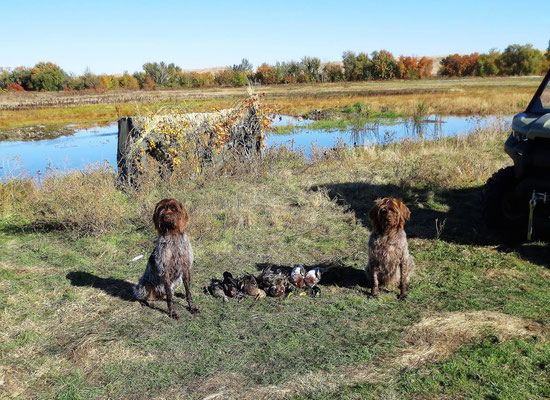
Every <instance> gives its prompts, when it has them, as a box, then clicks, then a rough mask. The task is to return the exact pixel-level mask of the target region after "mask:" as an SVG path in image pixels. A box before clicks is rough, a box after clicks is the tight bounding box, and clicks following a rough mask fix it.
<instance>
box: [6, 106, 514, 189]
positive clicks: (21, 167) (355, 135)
mask: <svg viewBox="0 0 550 400" xmlns="http://www.w3.org/2000/svg"><path fill="white" fill-rule="evenodd" d="M509 121H511V118H507V117H495V116H486V117H451V116H448V117H441V116H430V117H428V118H427V119H426V120H424V121H423V123H422V124H420V126H418V124H414V123H413V122H412V121H411V120H395V121H378V122H373V123H366V124H364V125H362V126H355V127H352V128H348V129H335V130H329V131H327V130H314V129H309V128H308V127H307V125H308V124H309V123H311V122H312V121H309V120H302V119H298V118H294V117H289V116H280V117H278V118H277V120H276V121H275V122H274V126H285V125H291V126H293V128H292V130H291V133H288V134H275V133H270V134H268V137H267V146H280V145H285V146H288V147H291V148H293V149H296V150H297V149H301V150H303V151H304V152H305V154H306V155H309V153H310V150H311V148H312V146H316V147H335V146H338V145H346V146H354V145H355V146H363V145H373V144H374V145H376V144H387V143H390V142H395V141H399V140H403V139H404V138H410V139H413V140H415V139H420V138H422V139H434V138H440V137H448V136H456V135H462V134H466V133H468V132H471V131H473V130H474V129H477V128H480V127H484V126H488V125H490V124H495V123H500V124H503V123H509ZM117 130H118V125H117V124H116V123H114V124H111V125H108V126H104V127H94V128H90V129H82V130H77V131H76V132H75V134H73V135H69V136H61V137H58V138H56V139H49V140H36V141H13V142H9V141H4V142H0V177H2V178H4V179H5V178H6V177H10V176H29V175H31V176H41V175H43V174H45V173H48V172H50V171H56V170H58V171H66V170H69V169H74V168H78V169H81V168H84V167H85V166H86V165H89V164H91V163H104V162H107V163H109V164H111V165H113V166H115V165H116V151H117Z"/></svg>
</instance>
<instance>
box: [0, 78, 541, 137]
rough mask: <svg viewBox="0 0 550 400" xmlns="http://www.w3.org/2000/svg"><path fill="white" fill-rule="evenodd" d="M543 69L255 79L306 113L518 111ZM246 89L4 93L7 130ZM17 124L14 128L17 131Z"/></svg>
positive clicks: (217, 102)
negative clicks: (416, 76)
mask: <svg viewBox="0 0 550 400" xmlns="http://www.w3.org/2000/svg"><path fill="white" fill-rule="evenodd" d="M540 80H541V78H540V77H521V78H468V79H442V80H436V79H430V80H417V81H397V80H396V81H372V82H353V83H350V82H345V83H321V84H295V85H271V86H261V87H255V88H254V90H256V91H258V92H261V93H265V101H266V102H267V103H268V104H271V105H273V106H275V107H276V108H277V109H278V110H279V111H280V112H281V113H285V114H291V115H300V114H302V113H306V112H309V111H312V110H315V109H324V108H331V107H341V106H346V105H351V104H353V103H355V102H357V101H361V102H364V103H366V104H368V105H369V107H371V108H372V109H373V110H376V111H384V110H386V111H393V112H397V113H400V114H402V115H412V114H413V113H414V111H415V109H416V108H417V106H418V104H420V103H423V104H424V105H426V106H427V107H428V110H429V112H430V113H437V114H445V115H471V114H481V115H486V114H513V113H516V112H519V111H521V110H522V109H524V108H525V106H526V105H527V104H528V102H529V100H530V98H531V96H532V95H533V93H534V91H535V89H536V88H537V86H538V85H539V83H540ZM244 96H246V90H245V89H243V88H202V89H187V90H159V91H150V92H147V91H116V92H105V93H94V92H92V93H80V92H78V93H64V92H60V93H5V94H2V95H0V110H3V111H2V112H1V113H0V131H1V132H2V133H3V135H2V136H3V137H4V138H14V137H17V136H18V134H20V132H19V133H18V129H19V128H24V127H29V126H37V125H45V126H54V127H55V126H59V127H60V126H63V125H67V124H76V125H78V126H85V125H93V124H107V123H109V122H112V121H115V120H116V119H117V116H119V115H131V114H135V113H136V112H137V111H136V110H137V108H140V109H146V108H152V109H158V108H160V107H167V106H169V107H180V108H182V109H184V110H187V111H193V112H201V111H211V110H214V109H220V108H227V107H230V106H231V105H233V104H235V102H237V101H238V100H239V99H241V98H243V97H244ZM13 130H15V131H13Z"/></svg>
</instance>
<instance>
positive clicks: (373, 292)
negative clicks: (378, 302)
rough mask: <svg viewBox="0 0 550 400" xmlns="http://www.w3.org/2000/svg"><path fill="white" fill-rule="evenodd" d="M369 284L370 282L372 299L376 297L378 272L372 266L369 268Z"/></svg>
mask: <svg viewBox="0 0 550 400" xmlns="http://www.w3.org/2000/svg"><path fill="white" fill-rule="evenodd" d="M370 271H371V282H372V288H371V293H370V294H371V296H372V297H378V271H377V270H376V268H374V266H371V269H370Z"/></svg>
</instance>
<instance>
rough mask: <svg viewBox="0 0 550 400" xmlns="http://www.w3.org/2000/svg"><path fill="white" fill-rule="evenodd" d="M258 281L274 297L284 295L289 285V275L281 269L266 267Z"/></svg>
mask: <svg viewBox="0 0 550 400" xmlns="http://www.w3.org/2000/svg"><path fill="white" fill-rule="evenodd" d="M258 283H259V285H260V287H262V289H264V290H265V292H266V293H267V294H268V295H270V296H273V297H280V296H282V295H284V294H285V292H286V289H287V288H288V285H289V282H288V277H287V276H286V275H285V274H283V273H282V272H281V270H280V269H278V270H277V271H275V272H274V271H273V270H272V269H271V268H264V270H263V271H262V273H261V274H260V276H259V277H258Z"/></svg>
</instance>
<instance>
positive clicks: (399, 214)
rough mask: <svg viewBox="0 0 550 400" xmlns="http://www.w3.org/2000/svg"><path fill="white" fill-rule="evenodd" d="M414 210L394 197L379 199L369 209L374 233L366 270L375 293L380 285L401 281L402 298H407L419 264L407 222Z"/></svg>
mask: <svg viewBox="0 0 550 400" xmlns="http://www.w3.org/2000/svg"><path fill="white" fill-rule="evenodd" d="M410 216H411V213H410V211H409V209H408V208H407V206H406V205H405V204H404V203H403V202H402V201H401V200H400V199H395V198H393V197H385V198H383V199H378V200H376V203H375V205H374V207H373V208H372V209H371V210H370V211H369V218H370V220H371V222H372V233H371V235H370V238H369V262H368V264H367V267H366V269H365V272H366V274H367V279H368V280H369V283H370V284H371V286H372V292H371V293H372V295H373V296H377V295H378V287H379V285H384V286H390V285H392V284H395V283H397V282H399V289H400V290H401V294H400V295H399V296H398V298H399V299H405V298H406V297H407V291H408V289H409V277H410V275H411V274H412V272H413V271H414V268H415V264H414V260H413V258H412V256H411V255H410V254H409V246H408V245H407V235H406V234H405V229H404V227H405V221H406V220H408V219H409V218H410Z"/></svg>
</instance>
